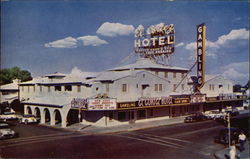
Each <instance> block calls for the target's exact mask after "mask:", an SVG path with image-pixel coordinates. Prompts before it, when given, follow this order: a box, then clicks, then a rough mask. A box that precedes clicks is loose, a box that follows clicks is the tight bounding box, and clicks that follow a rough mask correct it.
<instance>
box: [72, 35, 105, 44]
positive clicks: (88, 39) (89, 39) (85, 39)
mask: <svg viewBox="0 0 250 159" xmlns="http://www.w3.org/2000/svg"><path fill="white" fill-rule="evenodd" d="M77 40H81V41H82V43H83V46H100V45H103V44H108V42H107V41H105V40H102V39H100V38H99V37H98V36H90V35H88V36H82V37H78V38H77Z"/></svg>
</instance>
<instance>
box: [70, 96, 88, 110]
mask: <svg viewBox="0 0 250 159" xmlns="http://www.w3.org/2000/svg"><path fill="white" fill-rule="evenodd" d="M87 103H88V100H87V99H85V98H73V99H72V100H71V107H72V108H84V109H87Z"/></svg>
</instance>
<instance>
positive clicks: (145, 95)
mask: <svg viewBox="0 0 250 159" xmlns="http://www.w3.org/2000/svg"><path fill="white" fill-rule="evenodd" d="M188 72H189V70H188V69H185V68H180V67H171V66H165V65H162V64H158V63H156V62H155V61H153V60H151V59H149V58H140V59H138V60H137V61H136V62H135V63H133V64H129V65H125V66H120V67H116V68H112V69H109V70H106V71H103V72H99V73H93V74H91V75H89V74H86V75H85V77H84V78H79V77H76V76H72V75H66V74H61V73H55V74H49V75H45V76H43V77H39V78H35V79H33V80H32V81H29V82H23V83H21V84H19V88H20V100H21V102H22V103H23V104H24V112H25V114H34V115H35V116H37V117H40V118H41V123H43V124H44V123H47V124H50V125H55V124H60V125H61V126H62V127H66V126H67V125H69V124H72V123H78V122H80V123H82V124H87V125H96V126H104V127H106V126H115V125H121V124H132V123H135V122H146V121H150V120H162V119H169V118H172V117H176V116H183V115H188V114H192V113H195V112H204V111H206V110H213V109H223V108H225V107H226V106H233V107H236V106H241V105H242V98H243V97H242V96H236V95H234V94H233V83H232V81H230V80H227V79H225V78H223V77H222V76H220V75H218V76H208V78H207V80H206V81H205V85H204V87H203V88H202V89H201V92H200V93H199V94H197V93H194V82H193V80H192V78H191V77H190V76H188V74H187V73H188Z"/></svg>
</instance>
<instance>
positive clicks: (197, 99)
mask: <svg viewBox="0 0 250 159" xmlns="http://www.w3.org/2000/svg"><path fill="white" fill-rule="evenodd" d="M205 101H206V95H205V94H196V95H192V96H191V101H190V103H203V102H205Z"/></svg>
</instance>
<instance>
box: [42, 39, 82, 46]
mask: <svg viewBox="0 0 250 159" xmlns="http://www.w3.org/2000/svg"><path fill="white" fill-rule="evenodd" d="M44 46H45V47H55V48H76V47H77V40H76V39H75V38H72V37H67V38H64V39H61V40H56V41H53V42H50V43H46V44H44Z"/></svg>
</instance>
